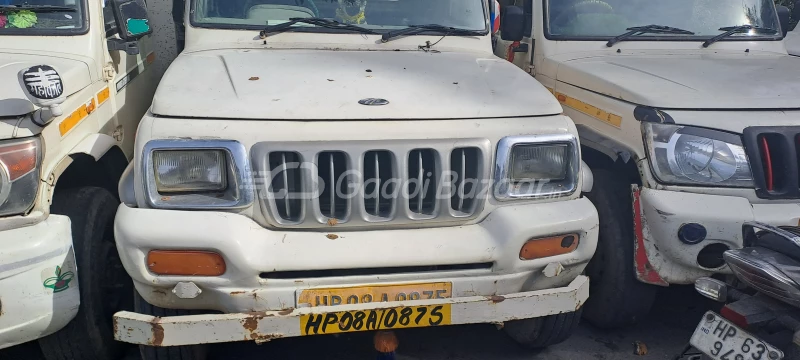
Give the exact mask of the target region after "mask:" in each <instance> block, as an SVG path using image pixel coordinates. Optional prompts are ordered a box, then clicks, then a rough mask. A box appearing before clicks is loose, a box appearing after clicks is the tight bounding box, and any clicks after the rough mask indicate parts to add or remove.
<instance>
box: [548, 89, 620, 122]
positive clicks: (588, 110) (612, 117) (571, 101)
mask: <svg viewBox="0 0 800 360" xmlns="http://www.w3.org/2000/svg"><path fill="white" fill-rule="evenodd" d="M547 90H550V92H551V93H553V95H555V96H556V98H557V99H558V102H560V103H561V104H562V105H564V106H566V107H569V108H572V109H575V110H578V111H580V112H582V113H584V114H586V115H589V116H591V117H593V118H595V119H597V120H600V121H602V122H604V123H606V124H609V125H611V126H614V127H618V128H620V127H622V116H619V115H617V114H612V113H610V112H608V111H605V110H603V109H600V108H598V107H595V106H592V105H589V104H587V103H585V102H583V101H580V100H578V99H576V98H573V97H569V96H567V95H564V94H562V93H560V92H557V91H555V90H553V89H551V88H547Z"/></svg>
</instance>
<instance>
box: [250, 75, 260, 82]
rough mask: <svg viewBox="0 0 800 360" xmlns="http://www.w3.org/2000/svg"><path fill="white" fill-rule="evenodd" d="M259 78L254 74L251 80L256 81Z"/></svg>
mask: <svg viewBox="0 0 800 360" xmlns="http://www.w3.org/2000/svg"><path fill="white" fill-rule="evenodd" d="M258 79H259V77H258V76H253V77H251V78H250V81H256V80H258Z"/></svg>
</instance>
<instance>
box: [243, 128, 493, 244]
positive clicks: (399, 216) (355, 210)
mask: <svg viewBox="0 0 800 360" xmlns="http://www.w3.org/2000/svg"><path fill="white" fill-rule="evenodd" d="M287 149H288V150H289V151H287ZM472 149H474V151H473V150H472ZM491 150H492V147H491V143H490V142H489V141H488V140H486V139H460V140H456V141H454V140H453V139H441V140H437V139H432V140H431V139H426V140H388V141H387V140H380V141H373V140H362V141H331V142H329V141H326V142H277V143H276V142H269V143H267V142H264V143H258V144H256V145H254V146H253V148H252V150H251V153H252V158H253V166H254V168H255V170H256V171H259V170H261V169H262V168H264V165H262V164H265V163H266V164H267V165H268V164H269V161H266V162H264V161H259V160H258V159H264V158H270V157H271V156H272V157H276V156H277V159H278V160H276V161H275V162H280V169H278V170H285V169H286V168H287V164H288V166H289V173H288V174H281V175H279V176H277V178H276V179H275V183H276V184H278V183H281V182H283V183H290V184H291V183H292V182H293V179H292V176H293V174H298V179H295V180H294V181H295V182H298V181H299V183H302V187H304V188H306V189H308V190H306V191H309V192H311V193H312V195H311V196H308V197H304V198H303V199H302V200H293V201H292V202H291V203H290V204H286V203H282V202H281V201H270V200H266V199H260V201H261V205H262V209H263V211H262V213H261V214H259V215H257V216H263V217H264V221H265V222H266V223H267V224H270V225H273V226H275V227H281V228H297V229H313V228H323V227H326V226H330V225H328V223H329V220H330V219H332V218H336V219H337V221H336V226H337V228H347V227H358V228H363V227H371V226H382V227H383V228H393V227H404V226H413V227H419V226H426V224H428V223H430V226H434V225H435V224H446V225H458V224H460V223H463V222H465V221H468V220H470V219H473V218H475V217H477V216H478V214H479V213H480V212H481V210H482V208H483V204H484V203H485V200H483V199H482V200H480V201H474V200H471V199H470V195H469V192H470V187H462V188H460V189H459V188H458V187H456V185H455V184H447V183H445V181H446V177H445V176H444V174H446V173H449V172H450V171H452V172H453V173H458V174H461V175H459V177H463V176H464V175H463V174H475V176H477V178H478V179H488V177H489V176H490V175H489V174H490V172H491V169H490V168H489V166H488V165H487V164H489V163H490V162H491V158H488V159H483V156H491V155H490V154H491ZM284 153H285V154H284ZM290 154H296V155H292V156H295V157H292V156H290ZM475 154H477V157H476V156H475ZM295 158H299V159H302V161H303V162H305V163H312V162H313V163H316V166H309V165H305V164H304V167H305V168H306V170H303V171H298V170H293V169H292V168H291V165H292V163H293V162H294V161H295V160H296V159H295ZM451 158H452V160H453V161H452V162H453V164H451ZM456 158H457V160H456ZM451 167H452V169H451ZM278 170H276V171H278ZM348 171H352V173H350V175H349V177H348V181H347V183H349V184H351V185H356V187H358V188H359V189H360V191H358V193H357V194H356V195H355V196H346V195H347V194H346V193H347V192H350V191H351V190H350V187H347V186H346V184H340V185H339V187H340V188H341V192H340V193H342V192H344V193H345V194H343V195H342V196H337V195H336V193H335V191H334V190H335V189H334V187H335V186H336V184H335V182H336V181H337V180H338V176H339V174H342V173H344V172H348ZM353 173H355V174H353ZM276 175H278V174H277V173H276ZM313 179H317V180H313ZM426 181H427V182H428V188H427V189H426V188H425V183H426ZM316 182H322V183H330V185H329V186H328V185H327V184H326V188H328V190H323V189H321V188H319V189H317V188H314V186H315V183H316ZM368 182H369V184H368ZM409 182H416V183H417V184H419V186H420V188H419V189H418V193H416V194H413V196H402V194H403V193H405V194H408V191H409V186H410V187H411V190H414V185H410V184H409ZM293 186H295V185H293ZM486 186H488V183H487V184H486V185H484V184H483V183H481V184H480V185H477V189H478V190H481V189H483V188H485V187H486ZM346 187H347V188H346ZM384 189H385V191H387V192H389V193H390V194H394V196H392V195H389V196H384V195H383V194H381V191H382V190H384ZM276 190H280V189H276ZM425 190H427V191H425ZM375 191H377V194H376V193H374V192H375ZM323 192H324V193H323ZM440 192H441V195H442V196H439V193H440ZM313 194H316V195H313ZM368 196H374V198H369V197H368ZM451 201H452V202H453V204H454V205H452V206H451ZM286 213H292V214H294V215H295V216H292V217H289V218H286V217H285V216H283V215H284V214H286ZM302 214H305V215H304V216H303V215H302Z"/></svg>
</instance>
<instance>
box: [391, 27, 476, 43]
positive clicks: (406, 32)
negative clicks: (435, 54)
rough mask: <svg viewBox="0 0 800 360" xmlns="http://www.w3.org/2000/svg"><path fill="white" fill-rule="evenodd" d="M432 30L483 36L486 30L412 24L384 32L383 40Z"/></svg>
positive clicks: (446, 33)
mask: <svg viewBox="0 0 800 360" xmlns="http://www.w3.org/2000/svg"><path fill="white" fill-rule="evenodd" d="M426 31H432V32H436V33H441V34H444V35H445V36H446V35H455V36H482V35H483V34H484V32H482V31H478V30H467V29H459V28H454V27H451V26H444V25H438V24H428V25H411V26H409V27H407V28H405V29H400V30H394V31H389V32H387V33H385V34H383V37H381V41H383V42H389V41H391V40H392V39H394V38H396V37H398V36H403V35H414V34H419V33H421V32H426Z"/></svg>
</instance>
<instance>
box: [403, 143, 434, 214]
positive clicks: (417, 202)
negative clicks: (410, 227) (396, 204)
mask: <svg viewBox="0 0 800 360" xmlns="http://www.w3.org/2000/svg"><path fill="white" fill-rule="evenodd" d="M437 175H438V174H437V171H436V151H434V150H432V149H418V150H412V151H411V152H410V153H409V154H408V180H409V181H408V209H409V210H410V211H411V212H413V213H416V214H421V215H433V212H434V211H436V188H437V181H436V179H437Z"/></svg>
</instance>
